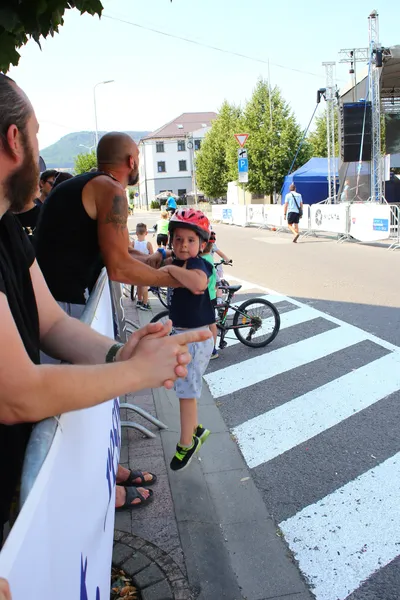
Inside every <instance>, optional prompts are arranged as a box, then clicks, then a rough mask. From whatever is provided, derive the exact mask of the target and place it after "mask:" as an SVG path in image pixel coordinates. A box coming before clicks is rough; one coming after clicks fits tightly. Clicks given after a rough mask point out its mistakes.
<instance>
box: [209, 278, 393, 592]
mask: <svg viewBox="0 0 400 600" xmlns="http://www.w3.org/2000/svg"><path fill="white" fill-rule="evenodd" d="M230 279H234V278H230ZM236 281H237V282H238V283H244V286H245V290H246V294H247V293H248V292H249V291H255V293H256V294H259V296H260V297H264V298H266V299H267V300H269V301H271V302H273V303H274V304H277V303H280V302H285V303H289V304H290V305H291V306H290V307H289V308H290V309H289V310H288V309H287V308H288V307H287V306H286V307H285V309H286V310H285V311H282V313H281V315H280V316H281V333H283V332H285V335H286V339H290V335H288V334H289V332H290V328H291V327H296V328H297V331H299V327H300V331H301V326H305V327H308V333H307V337H306V338H305V339H300V340H299V341H297V340H298V339H299V338H298V337H297V339H296V340H294V342H293V343H291V342H290V341H288V342H287V343H286V345H283V346H282V347H278V348H276V349H274V343H273V344H272V345H271V347H268V348H267V349H266V351H265V352H264V353H263V354H260V353H259V352H257V355H256V356H254V357H252V358H249V356H251V350H248V351H247V352H246V353H244V359H243V360H240V356H241V355H240V354H239V362H238V352H237V344H238V343H239V341H238V340H237V339H235V338H233V335H232V338H233V339H229V338H226V341H227V342H228V345H227V348H226V349H225V350H224V351H223V352H224V353H225V354H223V356H224V357H226V359H227V360H225V359H224V361H223V362H222V361H221V363H220V364H218V365H215V366H216V369H217V370H213V371H212V372H209V373H207V374H206V375H205V381H206V382H207V384H208V386H209V389H210V392H211V394H212V395H213V397H214V398H215V399H219V400H220V401H222V402H226V404H227V406H228V405H229V402H233V401H234V399H235V397H236V395H238V396H237V400H236V402H237V403H238V402H240V401H241V398H243V397H244V398H246V397H248V398H249V399H250V400H251V399H252V389H253V387H254V388H256V387H257V386H258V388H257V389H258V390H259V391H258V392H257V393H258V394H262V392H261V391H260V389H261V388H260V387H259V386H260V385H264V386H265V397H266V399H267V398H268V390H269V381H270V380H271V378H277V379H275V380H274V381H275V382H276V381H282V385H285V381H287V379H288V378H289V376H288V373H289V372H290V371H292V370H293V369H298V368H299V367H300V368H301V369H302V371H303V372H309V373H310V374H312V375H313V376H314V375H315V373H314V372H313V365H314V363H315V361H321V360H325V361H326V363H324V364H325V365H328V366H327V367H326V366H325V370H329V364H330V363H329V358H330V357H331V356H332V355H334V354H335V353H336V354H337V353H341V351H345V350H347V351H348V353H349V356H351V355H352V354H351V352H352V348H353V346H354V347H356V345H357V344H362V343H366V342H368V343H369V344H370V345H375V348H380V350H379V352H378V354H377V355H373V356H371V358H370V359H369V362H368V358H369V355H367V356H366V357H365V361H364V362H365V363H366V364H361V363H360V364H359V365H358V366H357V368H355V369H353V368H352V365H351V364H350V363H351V361H350V363H349V365H348V370H347V372H346V371H345V372H344V374H343V373H341V374H340V375H339V376H338V375H336V376H335V375H332V378H331V380H329V376H328V375H326V373H325V372H324V377H325V381H324V382H322V384H321V385H319V386H318V384H317V385H316V387H315V388H314V389H311V390H310V388H306V389H309V390H310V391H306V393H304V394H299V395H296V393H295V391H294V390H295V386H293V393H292V392H290V394H291V397H290V398H289V399H286V401H285V402H283V403H281V404H278V405H277V404H276V403H275V405H274V406H272V407H271V408H270V410H265V409H264V412H262V411H263V408H264V404H261V410H260V402H259V403H258V404H257V410H255V413H253V415H251V414H250V409H249V410H247V413H245V414H246V417H245V418H247V420H245V419H243V422H239V423H238V421H240V418H238V419H237V421H236V423H237V424H236V423H235V426H233V427H232V433H233V435H234V436H235V439H236V440H237V443H238V445H239V447H240V449H241V451H242V454H243V457H244V459H245V461H246V462H247V464H248V466H249V468H251V469H256V471H255V473H259V469H263V468H266V467H268V465H269V464H274V463H272V461H276V460H277V459H279V460H287V461H290V459H291V456H292V455H293V453H295V452H298V451H299V450H298V449H299V448H301V447H302V444H307V443H310V441H311V440H313V439H317V438H318V437H319V436H323V435H324V434H325V433H327V432H328V431H330V430H333V429H334V428H338V429H337V430H338V431H340V427H343V426H344V425H345V426H346V428H347V429H346V431H347V432H348V430H349V428H351V426H352V423H353V422H355V421H354V419H355V417H356V416H357V415H362V414H363V411H366V410H369V409H371V410H374V407H375V406H379V403H380V402H381V401H384V400H385V399H386V398H388V397H390V395H391V394H397V393H399V391H400V348H398V347H397V346H395V345H393V344H390V343H389V342H387V341H385V340H382V339H380V338H378V337H377V336H374V335H372V334H370V333H368V332H366V331H364V330H362V329H360V328H357V327H355V326H353V325H350V324H348V323H345V322H343V321H341V320H340V319H337V318H335V317H332V316H331V315H328V314H325V313H323V312H321V311H320V310H317V309H315V308H313V307H311V306H308V305H305V304H302V303H301V302H298V301H296V300H294V299H292V298H289V297H286V296H283V295H280V294H279V293H277V292H273V291H270V290H267V289H265V288H263V287H261V286H257V285H254V284H251V283H250V282H247V281H245V282H242V280H236ZM236 281H234V283H236ZM239 293H241V292H239ZM238 304H240V302H238ZM282 306H283V305H282ZM278 308H279V305H278ZM316 319H318V320H319V322H320V321H321V320H324V321H325V322H327V323H329V326H330V329H329V330H328V331H324V332H322V333H321V332H320V328H318V327H316V334H315V335H314V336H313V337H309V331H310V327H312V326H313V325H312V324H311V325H310V322H312V321H313V320H316ZM332 327H334V328H332ZM230 333H232V332H230ZM249 352H250V354H249ZM229 353H233V354H232V356H233V357H234V358H233V361H232V364H229V356H230V355H229ZM361 362H362V361H361ZM213 365H214V363H213ZM346 367H347V364H345V366H344V368H345V369H346ZM332 368H333V369H334V367H332ZM342 368H343V366H342ZM310 381H311V382H312V381H314V378H313V377H310ZM316 381H318V377H317V378H316ZM275 385H277V384H275ZM311 385H312V383H311ZM291 389H292V388H291ZM246 394H248V395H247V396H246ZM276 395H277V394H276V393H275V396H276ZM286 396H287V394H286ZM255 406H256V404H255ZM265 406H268V404H267V403H266V404H265ZM249 417H250V418H249ZM375 434H376V432H374V431H371V437H373V435H375ZM366 444H367V445H368V440H366ZM397 451H398V447H397ZM397 451H396V450H395V451H394V452H393V456H391V457H389V458H386V457H384V458H386V460H382V459H381V461H382V462H381V463H380V464H377V466H375V467H374V468H373V469H370V470H368V469H367V470H365V472H364V473H362V471H360V472H361V475H359V476H357V477H355V478H354V479H353V477H354V475H353V477H351V476H350V477H349V480H348V481H347V483H345V485H341V486H340V487H338V488H337V489H335V490H334V491H333V492H332V493H329V494H328V495H324V494H323V493H321V494H320V493H319V491H318V490H319V482H318V481H315V498H317V500H316V501H314V497H313V501H312V502H311V503H309V504H308V505H307V504H305V505H304V506H303V507H302V508H301V509H300V510H299V509H298V508H297V509H295V510H293V513H290V512H289V514H291V516H289V517H288V518H285V519H284V520H282V521H281V522H280V523H279V526H280V528H281V530H282V532H283V534H284V536H285V538H286V541H287V543H288V544H289V546H290V548H291V550H292V551H293V553H294V556H295V558H296V560H297V561H298V563H299V566H300V569H301V571H302V572H303V574H304V576H305V578H306V580H307V581H308V582H309V583H310V585H311V586H312V591H313V593H314V594H315V597H316V599H317V600H345V598H347V597H348V595H349V594H352V593H353V592H354V591H356V590H357V589H359V588H360V586H362V585H365V584H363V582H365V581H367V583H368V579H369V578H370V577H371V576H373V575H374V573H376V572H377V571H379V570H380V569H382V567H384V566H385V565H388V564H389V563H390V562H391V561H393V560H394V559H395V558H396V557H397V556H398V555H399V553H400V546H399V540H400V511H399V500H398V499H399V497H400V454H398V453H397ZM327 452H329V448H328V449H327ZM386 456H389V454H387V455H386ZM374 458H375V457H374ZM304 460H306V457H305V458H304ZM267 472H268V473H271V470H269V471H267ZM273 472H274V471H273V470H272V473H273ZM257 476H258V475H255V477H256V481H257ZM276 476H277V477H279V474H278V473H277V475H276ZM345 481H346V480H345ZM270 485H273V483H272V482H271V483H270ZM289 485H290V484H289ZM311 485H312V483H311ZM330 489H334V488H330ZM293 496H296V494H295V493H293V494H291V497H293ZM300 496H301V493H300ZM281 501H282V504H285V498H282V499H281ZM267 502H268V500H267ZM368 597H370V596H368ZM383 597H384V595H383V596H382V598H383ZM371 598H372V596H371Z"/></svg>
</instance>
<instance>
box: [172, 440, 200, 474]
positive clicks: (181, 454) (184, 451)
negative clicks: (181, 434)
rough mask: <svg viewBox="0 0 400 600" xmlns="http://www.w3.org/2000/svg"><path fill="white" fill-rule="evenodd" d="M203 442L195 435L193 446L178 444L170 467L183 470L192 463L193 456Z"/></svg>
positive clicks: (174, 469)
mask: <svg viewBox="0 0 400 600" xmlns="http://www.w3.org/2000/svg"><path fill="white" fill-rule="evenodd" d="M200 446H201V442H200V440H199V438H197V437H196V436H193V443H192V445H191V446H189V447H186V446H181V445H180V444H177V446H176V452H175V454H174V457H173V459H172V460H171V463H170V465H169V466H170V467H171V469H172V470H173V471H183V470H184V469H186V467H188V466H189V465H190V463H191V460H192V458H193V456H194V455H195V454H196V452H197V451H198V450H199V448H200Z"/></svg>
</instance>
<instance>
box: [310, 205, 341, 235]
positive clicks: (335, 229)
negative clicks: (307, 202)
mask: <svg viewBox="0 0 400 600" xmlns="http://www.w3.org/2000/svg"><path fill="white" fill-rule="evenodd" d="M310 219H311V221H310V229H311V230H312V231H326V232H329V233H342V234H344V233H346V232H347V227H348V204H312V205H311V206H310Z"/></svg>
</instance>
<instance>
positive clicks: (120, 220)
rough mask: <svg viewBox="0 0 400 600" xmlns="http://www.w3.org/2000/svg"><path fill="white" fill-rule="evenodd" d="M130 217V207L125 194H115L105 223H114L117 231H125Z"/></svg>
mask: <svg viewBox="0 0 400 600" xmlns="http://www.w3.org/2000/svg"><path fill="white" fill-rule="evenodd" d="M127 219H128V208H127V203H126V198H125V196H114V198H113V201H112V207H111V208H110V210H109V211H108V213H107V214H106V219H105V223H106V224H107V223H112V224H113V225H114V227H115V229H116V230H117V231H124V230H125V229H126V223H127Z"/></svg>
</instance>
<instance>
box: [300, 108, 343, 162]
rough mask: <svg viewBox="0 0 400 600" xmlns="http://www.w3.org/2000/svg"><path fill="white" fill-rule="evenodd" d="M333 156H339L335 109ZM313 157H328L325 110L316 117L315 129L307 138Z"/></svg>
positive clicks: (336, 110)
mask: <svg viewBox="0 0 400 600" xmlns="http://www.w3.org/2000/svg"><path fill="white" fill-rule="evenodd" d="M334 114H335V154H336V156H338V155H339V141H338V137H339V131H338V109H337V108H335V113H334ZM308 141H309V143H310V145H311V147H312V152H313V156H320V157H322V158H326V157H327V156H328V141H327V137H326V110H324V112H323V113H322V114H321V115H319V116H318V117H316V119H315V129H314V131H312V132H311V133H310V134H309V136H308Z"/></svg>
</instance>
